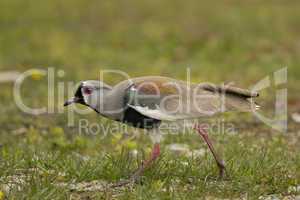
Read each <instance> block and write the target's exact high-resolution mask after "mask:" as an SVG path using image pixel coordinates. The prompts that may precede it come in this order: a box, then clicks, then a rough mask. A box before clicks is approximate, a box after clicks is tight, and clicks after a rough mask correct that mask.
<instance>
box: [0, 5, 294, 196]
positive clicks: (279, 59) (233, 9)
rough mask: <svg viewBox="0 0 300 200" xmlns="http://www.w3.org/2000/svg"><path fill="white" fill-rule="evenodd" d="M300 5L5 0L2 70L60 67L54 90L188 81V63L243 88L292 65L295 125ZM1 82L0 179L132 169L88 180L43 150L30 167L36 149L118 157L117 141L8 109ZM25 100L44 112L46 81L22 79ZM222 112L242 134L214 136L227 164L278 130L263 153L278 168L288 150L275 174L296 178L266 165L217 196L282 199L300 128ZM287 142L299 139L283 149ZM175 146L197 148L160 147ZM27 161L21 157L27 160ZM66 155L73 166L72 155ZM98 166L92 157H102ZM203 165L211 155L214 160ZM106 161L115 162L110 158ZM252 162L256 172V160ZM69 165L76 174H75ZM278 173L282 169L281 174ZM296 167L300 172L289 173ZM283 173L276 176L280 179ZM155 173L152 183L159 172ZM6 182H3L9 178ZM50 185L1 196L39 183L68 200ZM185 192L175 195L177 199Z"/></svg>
mask: <svg viewBox="0 0 300 200" xmlns="http://www.w3.org/2000/svg"><path fill="white" fill-rule="evenodd" d="M299 8H300V2H299V1H295V0H286V1H276V0H273V1H259V0H251V1H250V0H246V1H235V0H223V1H214V0H213V1H204V0H203V1H199V0H189V1H180V0H163V1H162V0H152V1H140V0H132V1H127V0H126V1H125V0H124V1H108V0H104V1H96V0H90V1H86V0H64V1H58V0H51V1H50V0H48V1H46V0H45V1H37V0H24V1H21V0H1V1H0V73H1V72H6V71H12V70H16V71H19V72H23V71H26V70H28V69H32V68H41V69H47V68H48V67H54V68H55V69H56V70H64V71H65V76H64V77H62V78H57V79H56V82H55V83H57V82H58V81H63V82H65V83H66V82H67V81H74V82H76V83H77V82H78V81H80V80H87V79H98V77H99V70H104V69H117V70H122V71H124V72H126V73H128V74H129V75H130V76H132V77H133V76H145V75H162V76H169V77H173V78H177V79H183V80H185V78H186V68H187V67H189V68H190V69H191V72H192V80H193V81H195V82H204V81H209V82H214V83H217V84H221V83H223V82H231V81H233V82H234V83H235V84H236V85H237V86H240V87H245V88H248V87H251V86H252V85H254V84H255V83H256V82H257V81H259V80H261V79H262V78H264V77H265V76H268V75H270V76H272V74H273V72H275V71H276V70H279V69H281V68H283V67H288V83H287V84H286V85H283V86H280V87H281V88H285V87H287V88H288V95H289V96H288V109H289V114H288V116H289V118H290V115H291V114H293V113H294V112H297V111H299V110H300V103H299V84H300V80H299V77H300V67H299V64H300V56H299V55H300V39H299V35H300V12H299ZM119 80H120V77H114V76H111V77H109V78H108V80H106V81H107V82H109V83H112V84H113V83H116V82H117V81H119ZM0 85H1V87H0V88H1V91H0V106H1V109H0V112H1V115H0V145H1V147H0V148H1V150H2V153H1V155H2V157H1V163H0V167H1V169H2V170H1V172H0V175H1V176H2V177H8V176H9V175H12V174H15V171H16V169H18V168H32V167H38V168H46V169H52V170H53V169H54V170H57V171H65V172H66V173H69V175H68V177H67V178H66V180H67V181H70V180H73V179H74V177H76V178H77V179H76V180H95V179H108V180H116V179H119V178H121V177H124V176H126V175H128V174H129V172H130V170H129V169H127V168H126V169H127V170H124V171H122V165H120V166H119V168H118V166H116V168H117V169H118V170H119V171H118V170H117V172H116V173H115V174H114V175H112V174H109V173H113V172H111V171H109V172H107V174H101V173H104V172H102V171H103V168H101V167H100V169H99V173H98V174H97V173H91V174H88V175H87V174H86V171H87V170H88V169H89V168H88V167H87V168H83V167H82V165H77V164H74V166H73V168H71V167H66V166H65V165H66V163H60V162H58V163H55V162H56V161H53V160H51V159H50V160H47V158H44V156H43V155H40V156H41V157H42V158H44V160H43V161H39V162H34V161H32V162H29V160H32V159H33V158H34V157H35V156H36V154H38V153H41V154H42V153H46V154H50V155H52V154H53V153H55V154H56V153H58V154H59V155H60V156H61V158H62V159H66V160H67V159H68V158H70V162H73V161H71V160H72V158H71V157H72V155H73V154H72V153H74V152H77V153H80V154H83V155H90V156H94V155H98V154H100V153H105V152H107V153H112V152H113V151H114V150H116V149H115V143H113V142H114V140H115V139H111V138H108V139H106V140H104V141H103V140H100V139H98V140H93V139H92V138H90V137H86V136H78V134H77V133H78V130H77V129H76V127H75V128H74V127H73V128H72V127H71V128H70V127H67V115H66V113H64V114H59V113H55V114H51V115H41V116H32V115H27V114H25V113H23V112H21V111H20V110H19V109H18V107H17V106H16V105H15V102H14V100H13V94H12V91H13V90H12V88H13V83H0ZM56 89H57V88H56ZM263 94H264V95H262V97H261V100H259V101H260V102H261V103H262V105H264V106H265V107H266V108H267V109H270V110H271V108H272V107H273V102H274V96H275V93H274V88H273V87H271V88H269V89H267V91H264V92H263ZM22 96H23V98H24V100H25V102H26V103H27V104H28V105H30V106H37V107H38V106H43V105H46V104H47V98H48V97H47V80H46V79H45V78H42V79H41V80H40V78H39V77H32V78H31V79H28V80H26V82H25V83H24V85H23V90H22ZM62 103H63V101H62V100H60V101H59V100H57V99H55V106H57V107H56V111H57V109H58V107H61V106H62ZM266 112H267V111H266ZM226 117H227V118H228V119H229V120H231V121H233V122H236V123H237V126H238V127H239V128H240V129H241V130H240V132H241V133H242V134H241V136H239V137H238V139H232V138H231V137H229V136H228V137H229V138H227V139H226V137H225V139H224V137H219V138H218V139H217V140H218V141H221V143H222V146H224V147H223V148H224V149H226V146H227V147H228V146H230V147H231V148H229V150H228V151H225V153H224V154H225V156H226V155H227V158H233V159H234V157H232V156H233V155H235V154H236V151H240V149H239V147H241V146H240V145H238V146H236V145H237V141H240V142H241V143H242V146H245V145H246V146H247V144H249V145H250V146H251V145H252V144H253V145H254V144H255V145H256V146H259V144H262V145H267V144H266V142H265V140H270V141H273V139H270V137H275V136H272V135H274V134H275V135H276V134H277V135H276V137H275V138H276V139H274V141H273V143H272V142H270V152H271V153H270V155H273V156H274V157H272V156H270V157H272V158H274V159H273V160H272V159H271V161H270V162H271V163H272V162H273V164H274V163H277V162H279V161H278V160H280V159H283V158H287V157H286V154H284V153H282V152H281V154H282V155H279V154H278V153H276V151H275V150H274V149H277V148H279V147H280V148H283V149H285V150H282V151H283V152H285V151H286V153H287V154H288V155H289V158H290V159H289V161H291V162H294V163H293V164H291V163H289V162H288V161H286V164H287V165H286V166H282V168H280V167H279V168H280V169H282V171H281V172H282V174H289V173H291V174H293V175H292V178H288V177H287V178H286V179H284V180H277V179H276V180H273V179H272V180H269V179H268V177H271V176H272V175H273V174H274V173H275V172H273V171H272V170H271V171H265V174H264V173H261V174H256V173H254V172H253V173H252V174H250V175H249V174H247V176H245V177H244V178H245V179H242V180H241V179H236V182H235V181H232V182H230V183H228V185H229V186H227V188H225V189H224V188H223V189H220V188H219V193H217V196H226V197H228V196H229V197H236V196H240V194H243V192H242V191H243V190H245V189H249V194H252V195H264V194H270V193H273V192H275V193H276V192H277V193H283V194H284V192H283V191H286V190H287V188H288V186H290V185H293V184H297V183H299V171H300V170H298V169H299V166H300V165H299V163H300V161H299V159H298V160H297V159H294V157H296V155H299V136H297V134H296V133H297V130H298V128H297V127H298V125H297V124H296V123H294V122H293V120H291V119H290V121H289V129H288V133H290V134H287V135H285V136H282V135H280V134H279V135H280V136H279V135H278V133H277V132H276V131H274V130H272V129H271V128H269V127H267V126H265V125H263V124H259V123H258V124H257V122H253V121H255V120H254V119H253V118H251V116H249V115H242V116H239V117H236V116H235V115H229V116H226ZM78 118H80V116H76V120H78ZM85 118H88V119H89V120H91V121H92V122H101V123H111V121H108V120H105V119H103V118H100V117H98V116H97V115H96V114H95V113H92V114H90V115H88V116H85ZM245 124H246V125H245ZM22 128H23V130H24V131H23V132H24V133H22V134H14V133H16V130H17V131H18V130H19V132H20V130H22ZM295 135H296V136H297V137H296V136H295ZM244 137H245V138H244ZM96 138H97V137H96ZM258 138H264V139H258ZM278 138H279V139H278ZM291 138H293V141H294V140H296V142H295V141H294V143H292V144H291V145H290V141H291V140H292V139H291ZM295 138H296V139H295ZM119 139H120V138H119ZM111 140H113V141H111ZM140 140H142V141H143V140H144V141H147V142H148V143H147V142H146V143H143V144H140V143H139V142H137V144H135V143H134V144H133V145H132V143H131V144H127V143H126V142H125V145H124V146H122V145H121V146H122V147H125V148H126V147H127V148H129V149H130V148H131V149H134V148H137V149H138V150H143V149H144V147H145V145H144V144H147V145H146V146H147V147H150V146H151V145H150V143H149V141H148V139H147V138H146V137H145V138H142V139H140ZM258 140H259V141H258ZM195 141H197V142H198V143H197V142H195ZM127 142H128V141H127ZM172 142H185V143H189V144H190V145H191V146H197V145H200V143H201V142H200V140H199V141H198V140H193V139H191V138H190V139H189V138H184V137H180V138H179V139H176V137H175V138H169V139H168V140H166V143H172ZM122 144H123V143H122ZM126 144H127V145H126ZM267 146H268V145H267ZM271 147H272V148H271ZM273 147H274V149H273ZM235 148H236V149H235ZM120 149H121V147H118V149H117V150H116V152H117V154H115V156H116V159H121V158H120V156H118V155H119V154H118V153H120ZM273 150H274V151H273ZM226 152H227V153H226ZM260 152H262V151H261V149H258V150H257V152H256V154H251V153H249V152H248V153H249V154H250V158H249V159H250V160H255V159H256V158H257V157H256V156H260V154H259V153H260ZM294 152H296V154H294ZM13 153H16V155H14V154H13ZM290 154H291V155H290ZM25 155H26V158H25V159H23V158H24V156H25ZM101 155H102V154H101ZM236 156H237V158H235V159H239V158H240V159H242V158H243V157H244V155H243V154H242V153H241V154H240V155H236ZM251 156H253V157H252V158H251ZM276 156H279V157H276ZM280 156H282V157H280ZM22 159H23V161H22ZM73 159H75V161H74V162H77V161H76V158H73ZM94 159H95V160H97V159H98V157H96V158H94ZM206 159H208V160H209V159H210V157H209V156H208V158H206ZM24 160H25V161H24ZM235 161H236V160H235ZM106 162H107V163H108V164H109V163H110V161H109V160H108V161H106ZM240 162H242V161H240ZM244 162H247V160H244ZM295 162H296V163H297V164H295ZM98 164H99V163H97V165H98ZM110 164H111V163H110ZM95 165H96V164H95ZM132 165H133V166H134V164H132ZM245 165H246V164H245ZM92 166H94V165H92ZM101 166H102V165H101ZM248 166H249V167H250V168H251V164H249V165H248ZM266 166H268V163H267V164H266ZM181 167H182V166H181ZM199 167H201V166H199ZM210 167H211V166H207V167H206V168H207V170H204V171H203V174H202V175H201V174H200V177H202V178H203V179H204V177H205V174H204V172H207V173H209V172H210ZM256 167H257V166H256ZM133 168H134V167H133ZM175 168H176V167H175ZM179 168H180V167H179ZM254 168H255V167H254ZM234 169H235V168H234V165H233V167H232V171H233V173H234V172H236V173H235V175H236V176H234V177H241V176H242V175H243V174H245V173H244V171H243V169H240V168H238V169H236V171H235V170H234ZM72 170H73V171H72ZM74 170H75V171H76V170H77V171H79V172H78V173H77V174H76V173H75V172H74ZM80 170H81V171H80ZM239 170H240V171H239ZM284 170H286V171H287V172H286V173H285V172H284ZM254 171H255V170H254ZM257 171H259V170H257ZM279 171H280V170H279ZM296 171H298V174H296V175H295V172H296ZM81 173H82V174H81ZM178 173H179V174H180V172H178ZM257 173H258V172H257ZM74 174H76V175H74ZM211 174H213V172H211ZM266 174H269V176H268V175H266ZM198 175H199V174H198ZM239 175H241V176H239ZM148 176H150V175H148ZM182 176H185V175H184V174H183V175H182ZM249 176H251V178H252V179H251V178H249ZM261 176H263V178H265V179H267V183H269V185H271V186H268V184H267V183H265V182H263V185H264V186H261V182H260V181H261V179H260V178H261ZM265 176H267V177H265ZM278 176H281V175H280V173H278ZM78 177H79V178H78ZM150 177H151V178H150V182H151V180H152V181H153V180H157V179H159V178H163V177H164V176H163V175H160V176H158V177H157V176H154V177H152V176H150ZM166 177H167V176H166ZM246 180H248V182H247V181H246ZM6 181H7V180H6ZM39 181H40V182H39ZM47 181H48V182H47ZM268 181H269V182H268ZM276 181H277V182H276ZM280 181H282V182H280ZM1 182H2V183H3V184H4V183H5V180H4V179H3V180H2V181H1ZM51 182H53V180H48V179H47V180H46V182H45V180H44V179H43V178H41V179H39V180H38V181H36V182H34V181H33V182H32V184H29V185H28V186H26V187H25V189H24V190H21V192H20V191H18V192H17V191H14V192H12V193H11V194H10V193H9V194H7V195H8V196H10V195H11V198H13V197H14V198H18V197H24V196H26V195H29V196H30V195H31V197H32V198H33V197H35V198H38V197H45V196H43V195H45V194H44V193H39V189H38V188H39V187H41V188H48V189H49V188H50V189H49V191H48V190H47V191H48V193H47V191H46V194H49V197H51V198H61V196H59V195H62V198H63V197H69V195H70V192H68V190H61V189H57V188H56V187H54V186H50V185H49V183H51ZM204 182H205V181H204ZM204 182H201V184H202V185H201V186H199V187H200V188H202V190H200V191H198V192H199V193H197V192H196V193H195V196H196V195H198V194H203V193H207V194H215V189H216V188H218V185H214V186H207V185H205V183H204ZM242 183H245V184H242ZM279 183H281V184H279ZM183 184H185V182H184V183H183ZM240 184H241V185H240ZM256 184H258V185H259V187H258V188H255V187H254V185H256ZM150 186H151V184H150ZM150 186H149V187H147V186H145V188H143V186H140V187H141V188H139V189H140V190H138V189H137V190H136V191H134V192H132V193H130V192H128V193H126V195H128V196H126V195H125V196H124V198H126V197H132V198H133V197H141V196H143V195H142V194H141V193H139V192H138V191H144V190H143V189H145V190H147V191H154V193H155V192H157V191H158V190H157V189H156V188H155V187H154V189H153V187H150ZM167 186H168V184H167ZM251 186H253V188H252V187H251ZM264 187H266V188H265V190H264ZM41 188H40V189H41ZM250 188H251V189H250ZM259 188H263V189H259ZM51 191H54V192H52V193H51ZM205 191H206V192H205ZM6 193H7V192H6ZM188 193H190V195H191V196H193V194H194V193H193V192H191V191H189V192H188ZM188 193H185V192H184V191H179V192H178V193H175V194H174V195H175V196H176V195H178V196H180V195H181V194H185V195H187V194H188ZM50 194H51V195H54V196H51V195H50ZM14 195H16V196H14ZM18 195H19V196H18ZM22 195H24V196H22ZM131 195H132V196H131ZM167 197H169V196H167Z"/></svg>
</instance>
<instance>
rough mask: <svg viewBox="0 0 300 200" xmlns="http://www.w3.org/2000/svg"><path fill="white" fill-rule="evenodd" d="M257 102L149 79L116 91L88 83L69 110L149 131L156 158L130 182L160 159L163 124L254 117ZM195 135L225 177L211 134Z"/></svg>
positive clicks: (228, 91) (248, 95)
mask: <svg viewBox="0 0 300 200" xmlns="http://www.w3.org/2000/svg"><path fill="white" fill-rule="evenodd" d="M253 97H258V93H257V92H254V91H249V90H244V89H240V88H237V87H232V86H215V85H213V84H209V83H203V84H190V83H186V82H184V81H179V80H175V79H172V78H167V77H160V76H146V77H138V78H133V79H129V80H125V81H122V82H120V83H118V84H116V85H115V86H110V85H107V84H105V83H103V82H101V81H94V80H88V81H83V82H82V83H81V84H80V86H79V87H78V89H77V91H76V93H75V96H74V97H73V98H72V99H70V100H68V101H66V102H65V104H64V106H67V105H70V104H72V103H80V104H83V105H86V106H88V107H90V108H92V109H93V110H95V111H96V112H97V113H99V114H100V115H102V116H104V117H107V118H109V119H112V120H115V121H119V122H123V123H126V124H129V125H132V126H134V127H137V128H142V129H146V130H148V131H149V133H150V136H151V138H152V141H153V142H154V148H153V150H152V154H151V157H150V158H149V159H148V160H146V161H145V162H144V163H143V165H142V166H140V167H139V169H138V170H137V171H136V172H135V173H134V174H133V176H132V177H131V179H130V180H135V179H137V178H138V177H139V175H141V174H142V173H143V171H144V170H145V169H146V168H147V167H148V166H149V165H151V163H153V162H154V161H155V160H156V159H157V157H158V156H159V154H160V146H159V142H160V134H159V125H160V123H161V122H162V121H178V120H184V119H195V118H201V117H208V116H212V115H214V114H216V113H219V112H223V111H231V110H236V111H246V112H250V111H253V110H256V109H257V105H256V104H255V103H254V101H253ZM194 129H195V130H196V131H197V132H198V133H199V134H200V135H201V136H202V138H203V139H204V141H205V142H206V143H207V145H208V147H209V149H210V151H211V152H212V154H213V156H214V158H215V160H216V162H217V165H218V167H219V170H220V176H221V177H223V175H224V173H225V166H224V162H223V160H222V159H221V158H220V157H219V156H218V155H217V153H216V151H215V149H214V147H213V145H212V142H211V141H210V139H209V138H208V133H207V131H206V129H205V128H204V127H201V125H195V126H194Z"/></svg>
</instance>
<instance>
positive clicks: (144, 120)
mask: <svg viewBox="0 0 300 200" xmlns="http://www.w3.org/2000/svg"><path fill="white" fill-rule="evenodd" d="M122 122H123V123H126V124H128V125H131V126H134V127H137V128H144V129H152V128H154V127H155V126H157V125H159V124H160V122H161V121H160V120H158V119H153V118H150V117H147V116H145V115H142V114H141V113H139V112H137V111H136V110H134V109H133V108H130V107H129V108H127V109H126V110H125V112H124V116H123V120H122Z"/></svg>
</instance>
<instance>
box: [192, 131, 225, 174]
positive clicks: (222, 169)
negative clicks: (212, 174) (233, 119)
mask: <svg viewBox="0 0 300 200" xmlns="http://www.w3.org/2000/svg"><path fill="white" fill-rule="evenodd" d="M194 129H196V130H197V132H198V133H199V134H200V135H201V136H202V138H203V139H204V141H205V142H206V144H207V146H208V148H209V150H210V151H211V153H212V154H213V156H214V158H215V160H216V162H217V165H218V167H219V170H220V178H223V177H224V173H225V170H226V169H225V164H224V161H223V160H222V159H220V157H219V156H218V154H217V153H216V151H215V149H214V146H213V144H212V142H211V140H210V139H209V137H208V133H207V131H206V130H205V129H204V128H202V127H201V126H200V125H195V127H194Z"/></svg>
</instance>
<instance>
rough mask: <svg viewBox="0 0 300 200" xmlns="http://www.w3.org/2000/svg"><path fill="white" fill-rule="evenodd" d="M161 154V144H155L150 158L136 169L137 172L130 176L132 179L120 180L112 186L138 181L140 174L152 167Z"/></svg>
mask: <svg viewBox="0 0 300 200" xmlns="http://www.w3.org/2000/svg"><path fill="white" fill-rule="evenodd" d="M159 155H160V146H159V143H156V144H154V147H153V149H152V152H151V156H150V158H149V159H147V160H145V161H143V164H142V165H141V166H140V167H139V168H138V169H137V170H136V171H135V173H134V174H133V175H132V176H131V177H130V179H129V180H125V181H120V182H119V183H117V184H114V185H113V186H112V187H120V186H123V185H126V184H128V183H130V182H134V181H136V180H137V179H138V178H139V176H140V175H142V174H143V172H144V171H145V169H147V168H148V167H150V166H151V164H152V163H153V162H154V161H155V160H156V159H157V158H158V157H159Z"/></svg>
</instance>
